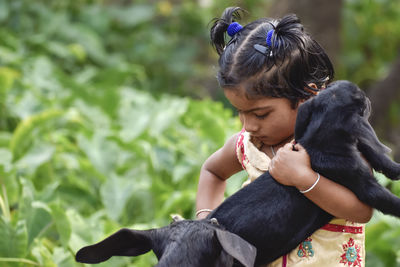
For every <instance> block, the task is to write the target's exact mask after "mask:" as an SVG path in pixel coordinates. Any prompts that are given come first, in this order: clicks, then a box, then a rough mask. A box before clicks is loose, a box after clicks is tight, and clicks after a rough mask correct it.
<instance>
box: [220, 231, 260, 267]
mask: <svg viewBox="0 0 400 267" xmlns="http://www.w3.org/2000/svg"><path fill="white" fill-rule="evenodd" d="M215 233H216V236H217V238H218V241H219V243H220V244H221V246H222V248H223V249H224V250H225V251H226V252H227V253H228V254H229V255H231V256H232V257H233V258H235V259H236V260H238V261H239V262H240V263H241V264H243V265H244V266H245V267H253V266H254V262H255V260H256V256H257V249H256V248H255V247H254V246H253V245H251V244H250V243H249V242H247V241H246V240H244V239H243V238H241V237H240V236H238V235H236V234H234V233H231V232H228V231H223V230H219V229H216V230H215Z"/></svg>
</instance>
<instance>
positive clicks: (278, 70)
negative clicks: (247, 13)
mask: <svg viewBox="0 0 400 267" xmlns="http://www.w3.org/2000/svg"><path fill="white" fill-rule="evenodd" d="M242 11H243V10H242V9H241V8H239V7H229V8H226V9H225V11H224V12H223V14H222V16H221V18H216V19H214V21H213V25H212V27H211V31H210V37H211V42H212V44H213V46H214V47H215V49H216V50H217V53H218V54H219V55H220V58H219V67H220V69H219V71H218V75H217V78H218V82H219V84H220V86H221V87H222V88H226V89H228V88H232V87H235V86H238V85H242V86H245V89H246V95H247V96H248V97H249V98H250V97H255V96H260V95H261V96H268V97H284V98H287V99H289V100H290V101H291V103H292V105H293V107H295V106H296V105H297V103H298V101H299V100H300V99H307V98H309V97H310V96H312V95H313V94H315V91H316V90H315V89H313V88H311V87H309V86H308V84H309V83H315V84H316V85H317V87H318V88H321V86H323V85H325V84H328V83H329V82H330V81H331V80H332V79H333V75H334V71H333V66H332V63H331V61H330V60H329V58H328V56H327V54H326V53H325V51H324V49H323V48H322V47H321V46H320V45H319V44H318V43H317V42H316V41H315V40H314V39H313V38H311V36H310V35H309V34H308V33H307V32H305V31H304V28H303V25H302V24H301V23H300V20H299V19H298V18H297V16H296V15H294V14H291V15H286V16H284V17H283V18H282V19H271V18H261V19H258V20H256V21H253V22H251V23H249V24H247V25H245V26H243V28H242V29H241V30H240V31H239V32H237V33H236V34H235V35H234V36H233V37H232V38H231V39H230V41H229V42H228V43H226V31H227V29H228V26H229V25H230V24H231V23H232V22H234V21H237V20H239V19H240V12H242ZM270 30H274V32H273V34H272V38H271V41H272V43H271V46H270V47H269V48H270V50H269V51H268V53H267V54H263V53H261V52H259V51H257V50H256V49H255V48H254V45H256V44H258V45H261V46H264V47H267V44H266V37H267V33H268V31H270Z"/></svg>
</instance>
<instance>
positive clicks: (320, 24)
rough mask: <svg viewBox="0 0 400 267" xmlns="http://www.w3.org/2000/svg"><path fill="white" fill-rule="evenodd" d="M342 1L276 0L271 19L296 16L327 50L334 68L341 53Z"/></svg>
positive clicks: (270, 13) (271, 10)
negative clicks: (290, 15) (290, 14)
mask: <svg viewBox="0 0 400 267" xmlns="http://www.w3.org/2000/svg"><path fill="white" fill-rule="evenodd" d="M341 11H342V0H333V1H326V0H276V1H275V2H274V3H273V5H272V7H271V9H270V12H269V16H270V17H276V18H277V17H282V16H283V15H286V14H289V13H294V14H296V15H297V16H298V17H299V18H300V20H301V22H302V24H303V25H304V27H305V29H306V30H307V31H308V32H309V33H310V34H311V36H313V37H314V39H315V40H316V41H317V42H318V43H319V44H320V45H321V46H322V47H323V48H324V49H325V50H326V52H327V54H328V56H329V57H330V59H331V60H332V63H333V65H334V67H335V66H336V63H337V61H338V55H339V51H340V26H341V17H342V16H341Z"/></svg>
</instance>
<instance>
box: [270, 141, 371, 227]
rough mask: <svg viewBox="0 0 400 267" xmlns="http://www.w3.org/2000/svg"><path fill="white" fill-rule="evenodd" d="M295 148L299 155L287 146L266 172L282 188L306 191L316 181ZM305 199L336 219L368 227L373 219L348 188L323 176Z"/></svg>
mask: <svg viewBox="0 0 400 267" xmlns="http://www.w3.org/2000/svg"><path fill="white" fill-rule="evenodd" d="M296 148H297V149H298V151H293V150H292V144H291V143H289V144H286V145H285V146H284V147H282V148H281V149H279V150H278V152H277V153H276V156H275V157H274V159H273V160H272V161H271V165H270V167H269V172H270V174H271V175H272V176H273V177H274V178H275V180H277V181H278V182H279V183H281V184H284V185H289V186H295V187H297V188H298V189H299V190H306V189H308V188H310V187H311V186H312V185H313V184H314V183H315V181H316V180H317V173H316V172H314V171H313V170H312V169H311V163H310V157H309V156H308V154H307V152H306V150H305V149H304V148H303V147H302V146H301V145H300V144H296ZM304 195H305V196H306V197H307V198H308V199H310V200H311V201H312V202H314V203H315V204H316V205H318V206H319V207H320V208H321V209H323V210H325V211H326V212H328V213H330V214H332V215H333V216H335V217H337V218H342V219H346V220H349V221H353V222H358V223H367V222H368V221H369V220H370V219H371V217H372V213H373V209H372V208H371V207H370V206H368V205H366V204H364V203H363V202H361V201H360V200H359V199H358V198H357V197H356V195H355V194H354V193H353V192H352V191H350V190H349V189H348V188H346V187H344V186H342V185H340V184H337V183H335V182H333V181H331V180H329V179H327V178H325V177H323V176H321V178H320V180H319V182H318V183H317V184H316V186H315V187H314V188H313V189H312V190H310V191H309V192H307V193H305V194H304Z"/></svg>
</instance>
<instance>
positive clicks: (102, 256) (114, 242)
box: [76, 219, 256, 267]
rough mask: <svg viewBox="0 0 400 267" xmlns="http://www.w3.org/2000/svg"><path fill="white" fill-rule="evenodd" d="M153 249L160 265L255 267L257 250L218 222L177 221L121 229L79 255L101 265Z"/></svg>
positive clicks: (182, 266)
mask: <svg viewBox="0 0 400 267" xmlns="http://www.w3.org/2000/svg"><path fill="white" fill-rule="evenodd" d="M150 250H153V251H154V253H155V254H156V256H157V258H158V260H159V263H158V264H157V266H159V267H161V266H181V267H184V266H188V267H189V266H191V267H197V266H198V267H200V266H215V267H231V266H233V261H234V259H236V260H238V261H239V262H240V263H242V264H243V265H244V266H246V267H247V266H248V267H250V266H254V261H255V257H256V249H255V247H253V246H252V245H250V244H249V243H248V242H247V241H245V240H244V239H242V238H240V237H239V236H237V235H235V234H233V233H230V232H228V231H225V230H223V229H222V227H221V226H219V225H218V223H217V222H216V219H211V220H208V219H205V220H196V221H193V220H177V219H175V220H174V222H172V223H171V224H170V225H169V226H166V227H162V228H159V229H151V230H144V231H138V230H131V229H126V228H125V229H121V230H119V231H118V232H116V233H114V234H113V235H111V236H109V237H108V238H106V239H105V240H103V241H101V242H99V243H97V244H94V245H91V246H87V247H84V248H82V249H80V250H79V251H78V253H77V254H76V260H77V261H78V262H83V263H99V262H103V261H106V260H108V259H109V258H111V257H112V256H138V255H141V254H144V253H146V252H148V251H150Z"/></svg>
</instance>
